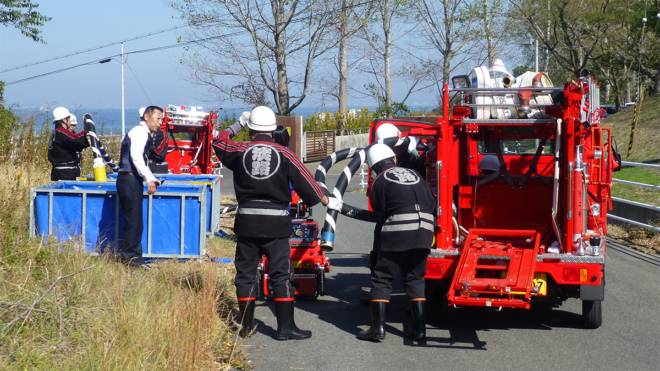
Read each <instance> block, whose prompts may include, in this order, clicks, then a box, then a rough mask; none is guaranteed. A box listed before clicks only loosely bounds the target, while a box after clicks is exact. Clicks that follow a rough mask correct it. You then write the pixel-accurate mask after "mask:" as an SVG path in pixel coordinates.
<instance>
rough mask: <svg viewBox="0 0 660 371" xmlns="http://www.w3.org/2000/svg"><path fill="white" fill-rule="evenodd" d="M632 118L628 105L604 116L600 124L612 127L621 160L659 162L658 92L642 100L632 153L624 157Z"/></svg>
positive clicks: (659, 116)
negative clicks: (621, 109)
mask: <svg viewBox="0 0 660 371" xmlns="http://www.w3.org/2000/svg"><path fill="white" fill-rule="evenodd" d="M632 120H633V109H632V107H628V108H627V109H625V110H623V111H621V112H619V113H616V114H614V115H610V116H609V117H607V118H605V119H604V120H603V121H602V123H601V126H603V127H608V126H609V127H611V128H612V132H613V134H612V135H613V136H614V138H615V139H616V142H617V143H618V145H619V152H620V153H621V155H622V157H623V161H631V162H650V163H660V94H656V95H655V96H652V97H647V98H645V99H644V101H643V102H642V110H641V113H640V116H639V122H638V123H637V130H635V139H634V142H633V148H632V153H631V154H630V157H626V153H627V151H628V141H629V140H630V127H631V124H632Z"/></svg>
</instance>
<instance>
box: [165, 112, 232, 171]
mask: <svg viewBox="0 0 660 371" xmlns="http://www.w3.org/2000/svg"><path fill="white" fill-rule="evenodd" d="M197 108H198V107H191V108H190V109H189V110H186V107H184V106H173V105H169V106H167V108H166V109H165V112H164V115H163V116H164V117H163V123H162V125H161V129H162V130H163V131H164V132H165V137H166V138H167V156H166V158H165V161H166V162H167V167H168V171H169V172H170V173H172V174H193V175H200V174H214V173H218V172H219V168H218V167H217V166H218V165H217V164H216V163H214V161H213V156H215V154H214V153H213V149H212V148H211V142H212V141H213V123H214V121H215V120H216V119H217V114H216V112H214V111H211V112H205V111H198V110H197Z"/></svg>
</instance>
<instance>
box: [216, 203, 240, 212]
mask: <svg viewBox="0 0 660 371" xmlns="http://www.w3.org/2000/svg"><path fill="white" fill-rule="evenodd" d="M237 208H238V205H234V206H227V207H225V208H224V209H222V210H220V214H226V213H230V212H232V211H236V209H237Z"/></svg>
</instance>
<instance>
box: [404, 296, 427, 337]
mask: <svg viewBox="0 0 660 371" xmlns="http://www.w3.org/2000/svg"><path fill="white" fill-rule="evenodd" d="M410 310H411V312H412V319H413V322H412V327H411V328H410V331H409V332H408V334H407V336H408V338H410V339H413V340H422V339H424V338H425V337H426V314H425V311H426V302H425V301H424V300H412V301H410Z"/></svg>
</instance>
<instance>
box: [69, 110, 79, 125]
mask: <svg viewBox="0 0 660 371" xmlns="http://www.w3.org/2000/svg"><path fill="white" fill-rule="evenodd" d="M76 125H78V119H77V118H76V115H74V114H73V113H72V114H71V115H70V116H69V126H73V127H74V128H75V127H76Z"/></svg>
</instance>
